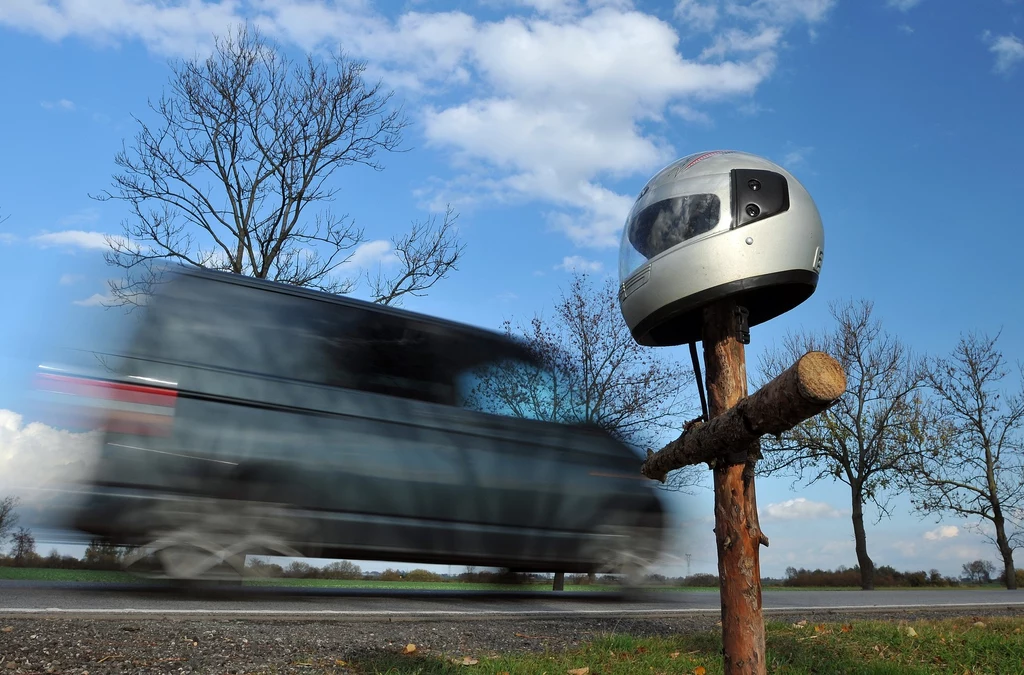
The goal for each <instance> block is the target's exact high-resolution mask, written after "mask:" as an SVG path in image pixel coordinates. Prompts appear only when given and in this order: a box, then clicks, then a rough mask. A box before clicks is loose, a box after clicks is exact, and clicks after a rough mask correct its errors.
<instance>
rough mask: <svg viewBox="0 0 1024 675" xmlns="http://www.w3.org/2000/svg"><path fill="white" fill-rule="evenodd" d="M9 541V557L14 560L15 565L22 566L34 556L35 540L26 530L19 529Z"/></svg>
mask: <svg viewBox="0 0 1024 675" xmlns="http://www.w3.org/2000/svg"><path fill="white" fill-rule="evenodd" d="M11 541H12V542H13V544H12V545H11V557H12V558H14V564H15V565H19V566H20V565H24V564H25V563H26V562H28V561H29V560H30V559H31V558H32V557H33V556H34V555H35V553H36V538H35V537H33V536H32V532H31V531H30V530H29V529H28V528H25V527H19V528H18V531H17V532H16V533H15V534H14V536H12V537H11Z"/></svg>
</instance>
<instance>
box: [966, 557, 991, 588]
mask: <svg viewBox="0 0 1024 675" xmlns="http://www.w3.org/2000/svg"><path fill="white" fill-rule="evenodd" d="M961 569H962V573H961V575H960V576H961V578H963V579H966V580H967V581H971V582H974V583H976V584H987V583H989V582H991V581H992V574H993V573H994V572H995V571H996V566H995V565H993V564H992V563H991V562H989V561H988V560H975V561H974V562H969V563H964V564H963V567H962V568H961Z"/></svg>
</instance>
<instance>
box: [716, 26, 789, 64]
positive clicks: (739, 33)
mask: <svg viewBox="0 0 1024 675" xmlns="http://www.w3.org/2000/svg"><path fill="white" fill-rule="evenodd" d="M781 38H782V29H781V28H779V27H777V26H769V27H766V28H762V29H760V30H759V31H758V32H756V33H755V32H752V31H751V32H747V31H744V30H740V29H738V28H732V29H729V30H727V31H725V32H724V33H722V34H721V35H719V36H718V37H716V38H715V41H714V42H713V43H712V44H711V46H710V47H707V48H706V49H705V50H704V51H702V52H701V53H700V58H701V59H702V60H704V59H713V58H722V57H724V56H726V55H727V54H746V53H751V52H754V53H756V52H764V51H769V50H772V49H774V48H775V47H776V46H777V45H778V43H779V40H780V39H781Z"/></svg>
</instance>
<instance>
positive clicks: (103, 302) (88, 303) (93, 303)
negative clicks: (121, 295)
mask: <svg viewBox="0 0 1024 675" xmlns="http://www.w3.org/2000/svg"><path fill="white" fill-rule="evenodd" d="M114 302H116V298H114V296H112V295H111V294H110V293H93V294H92V295H90V296H89V297H88V298H85V299H84V300H75V301H73V303H72V304H75V305H78V306H79V307H107V306H109V305H111V304H113V303H114Z"/></svg>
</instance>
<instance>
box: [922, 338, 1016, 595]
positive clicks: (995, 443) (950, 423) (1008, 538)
mask: <svg viewBox="0 0 1024 675" xmlns="http://www.w3.org/2000/svg"><path fill="white" fill-rule="evenodd" d="M997 339H998V336H997V337H994V338H990V337H987V336H985V335H979V334H974V333H972V334H970V335H966V336H962V337H961V338H960V341H959V342H958V343H957V346H956V347H955V349H954V350H953V353H952V355H951V356H949V357H945V358H934V359H931V360H930V361H929V367H928V370H927V376H926V383H927V384H928V387H929V389H930V390H931V392H932V394H933V396H934V403H935V407H934V420H935V421H934V424H933V425H932V430H933V433H932V434H930V436H929V439H928V443H927V444H926V445H927V447H924V448H923V451H922V452H921V453H919V454H918V455H917V456H916V460H917V461H916V463H915V465H914V466H913V473H912V477H913V479H912V480H911V481H909V484H908V486H909V488H910V491H911V497H912V500H913V503H914V506H915V508H916V509H917V510H918V511H919V512H921V513H925V514H934V515H942V514H948V513H952V514H954V515H957V516H960V517H962V518H967V519H970V520H971V521H973V522H974V523H983V524H986V525H988V526H989V527H984V528H982V527H978V529H979V530H980V532H981V533H982V534H983V535H984V536H985V537H986V538H988V540H989V541H991V542H992V543H994V544H995V546H996V548H997V549H998V550H999V555H1000V557H1001V558H1002V562H1003V570H1004V571H1003V579H1004V580H1005V582H1006V587H1007V588H1010V589H1015V588H1016V587H1017V575H1016V574H1015V573H1014V564H1013V551H1014V549H1015V548H1017V547H1018V546H1019V545H1020V544H1021V541H1022V537H1024V370H1022V371H1021V372H1020V376H1019V378H1018V382H1017V384H1016V385H1014V386H1015V389H1013V391H1012V393H1011V392H1010V391H1009V388H1010V387H1007V386H1004V385H1003V381H1004V380H1005V378H1006V377H1007V376H1008V375H1009V374H1010V371H1009V369H1008V368H1007V366H1006V361H1005V359H1004V358H1003V355H1002V353H1001V352H1000V351H999V350H998V349H997V347H996V341H997ZM976 527H977V526H976ZM989 528H991V529H989Z"/></svg>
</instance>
